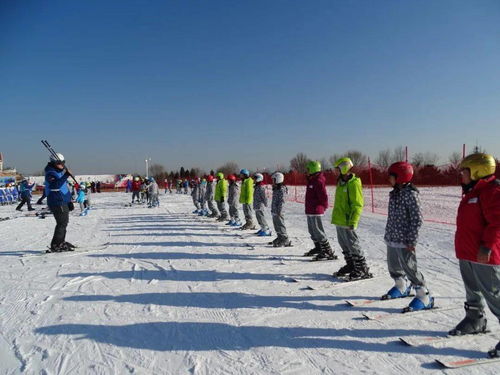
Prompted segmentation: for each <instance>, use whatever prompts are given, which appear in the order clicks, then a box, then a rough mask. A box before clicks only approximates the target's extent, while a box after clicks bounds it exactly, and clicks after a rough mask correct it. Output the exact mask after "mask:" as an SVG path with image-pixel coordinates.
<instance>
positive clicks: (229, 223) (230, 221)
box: [226, 219, 235, 226]
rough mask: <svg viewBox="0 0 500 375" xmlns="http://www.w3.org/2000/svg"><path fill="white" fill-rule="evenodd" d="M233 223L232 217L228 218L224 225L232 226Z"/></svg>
mask: <svg viewBox="0 0 500 375" xmlns="http://www.w3.org/2000/svg"><path fill="white" fill-rule="evenodd" d="M234 223H235V221H234V220H233V219H231V220H229V221H228V222H227V223H226V225H230V226H233V225H234Z"/></svg>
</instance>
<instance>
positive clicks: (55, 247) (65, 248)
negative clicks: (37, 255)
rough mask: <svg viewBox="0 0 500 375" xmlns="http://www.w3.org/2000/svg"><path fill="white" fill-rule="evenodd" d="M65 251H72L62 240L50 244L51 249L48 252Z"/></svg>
mask: <svg viewBox="0 0 500 375" xmlns="http://www.w3.org/2000/svg"><path fill="white" fill-rule="evenodd" d="M65 251H70V250H69V247H68V245H66V243H65V242H62V243H60V244H58V245H55V244H52V245H50V248H49V250H47V252H48V253H62V252H65Z"/></svg>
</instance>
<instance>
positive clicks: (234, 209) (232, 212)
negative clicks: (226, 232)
mask: <svg viewBox="0 0 500 375" xmlns="http://www.w3.org/2000/svg"><path fill="white" fill-rule="evenodd" d="M229 217H230V218H231V219H233V220H236V221H240V214H239V212H238V206H237V205H232V204H230V205H229Z"/></svg>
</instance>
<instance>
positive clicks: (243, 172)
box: [240, 169, 250, 177]
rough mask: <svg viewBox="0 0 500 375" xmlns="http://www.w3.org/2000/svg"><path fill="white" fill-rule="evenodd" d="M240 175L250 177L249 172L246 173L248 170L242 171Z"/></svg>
mask: <svg viewBox="0 0 500 375" xmlns="http://www.w3.org/2000/svg"><path fill="white" fill-rule="evenodd" d="M240 174H242V175H243V176H246V177H248V176H250V172H249V171H248V169H242V170H241V171H240Z"/></svg>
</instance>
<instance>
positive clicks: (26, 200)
mask: <svg viewBox="0 0 500 375" xmlns="http://www.w3.org/2000/svg"><path fill="white" fill-rule="evenodd" d="M25 203H26V204H27V205H28V210H32V209H33V207H31V197H23V198H21V203H19V205H18V206H17V207H16V210H20V209H21V207H23V206H24V204H25Z"/></svg>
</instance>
